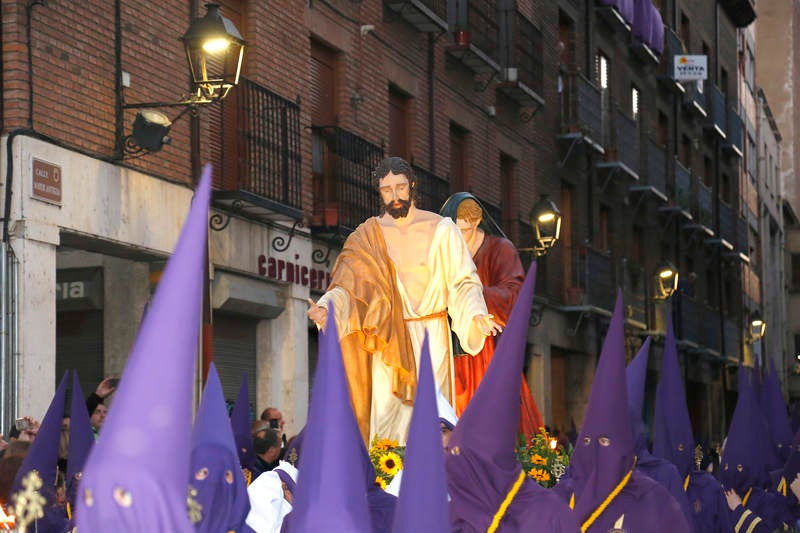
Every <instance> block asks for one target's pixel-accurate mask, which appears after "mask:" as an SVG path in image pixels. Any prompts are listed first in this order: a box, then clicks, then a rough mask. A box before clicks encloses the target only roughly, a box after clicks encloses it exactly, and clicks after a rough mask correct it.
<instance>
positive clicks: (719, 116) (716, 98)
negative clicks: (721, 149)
mask: <svg viewBox="0 0 800 533" xmlns="http://www.w3.org/2000/svg"><path fill="white" fill-rule="evenodd" d="M706 91H707V93H708V96H709V100H710V104H711V105H710V106H709V111H710V114H709V119H710V126H711V127H712V128H713V129H714V130H715V131H716V132H717V134H719V135H720V137H722V138H723V139H724V138H725V136H726V135H727V132H728V112H727V110H726V109H725V95H724V94H723V93H722V91H721V90H720V88H719V87H717V86H716V85H714V84H713V83H710V82H709V83H706Z"/></svg>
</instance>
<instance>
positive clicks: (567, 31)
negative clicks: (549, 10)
mask: <svg viewBox="0 0 800 533" xmlns="http://www.w3.org/2000/svg"><path fill="white" fill-rule="evenodd" d="M574 43H575V23H574V22H573V20H572V19H571V18H570V17H569V16H568V15H567V14H566V13H564V12H563V11H560V10H559V12H558V60H559V62H560V63H561V65H563V66H565V67H571V66H572V64H573V60H572V54H573V51H574V49H575V44H574Z"/></svg>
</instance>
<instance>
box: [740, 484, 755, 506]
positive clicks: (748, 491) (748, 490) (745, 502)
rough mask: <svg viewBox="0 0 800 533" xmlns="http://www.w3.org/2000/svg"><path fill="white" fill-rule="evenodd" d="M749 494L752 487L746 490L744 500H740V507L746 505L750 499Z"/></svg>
mask: <svg viewBox="0 0 800 533" xmlns="http://www.w3.org/2000/svg"><path fill="white" fill-rule="evenodd" d="M751 492H753V487H750V488H749V489H747V494H745V495H744V498H742V505H747V500H749V499H750V493H751Z"/></svg>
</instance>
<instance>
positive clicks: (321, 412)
mask: <svg viewBox="0 0 800 533" xmlns="http://www.w3.org/2000/svg"><path fill="white" fill-rule="evenodd" d="M333 317H334V313H333V307H332V306H331V307H329V308H328V323H327V324H326V326H325V330H324V332H320V342H319V351H320V353H319V363H318V368H317V374H316V376H315V378H314V387H313V389H312V390H311V404H310V405H309V409H308V423H307V424H306V427H305V437H304V439H303V450H302V453H301V454H300V466H299V468H298V470H299V477H298V480H297V493H296V494H295V495H294V510H293V511H292V514H291V518H290V519H289V523H288V526H289V527H288V531H289V532H290V533H291V532H301V531H349V532H358V531H364V532H368V531H371V524H370V515H369V511H368V508H367V497H366V492H367V486H366V484H365V479H364V476H363V475H362V476H359V475H354V473H353V468H354V467H355V466H359V465H363V456H364V455H367V456H368V454H367V451H366V448H365V447H364V441H363V439H362V438H361V432H360V430H359V428H358V424H357V423H356V418H355V415H354V414H353V409H352V407H351V406H350V392H349V389H348V385H347V378H346V377H345V372H344V361H343V360H342V351H341V347H340V346H339V335H338V333H337V331H336V321H335V319H334V318H333ZM332 421H336V423H332ZM368 460H369V459H367V461H368ZM365 475H366V474H365Z"/></svg>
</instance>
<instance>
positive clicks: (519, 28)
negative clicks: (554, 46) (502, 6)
mask: <svg viewBox="0 0 800 533" xmlns="http://www.w3.org/2000/svg"><path fill="white" fill-rule="evenodd" d="M513 35H514V37H513V41H512V42H513V44H512V46H513V48H512V50H513V52H512V54H513V57H512V58H511V61H510V62H509V64H508V65H505V66H506V67H515V68H517V69H518V74H519V81H521V82H522V83H524V84H525V85H527V86H528V87H530V88H531V89H533V90H534V91H536V93H538V94H542V91H543V76H544V64H543V62H542V53H543V52H542V32H541V31H539V28H537V27H536V26H534V25H533V23H532V22H531V21H530V20H528V19H527V17H525V16H524V15H523V14H522V13H520V12H519V11H515V12H514V33H513Z"/></svg>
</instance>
